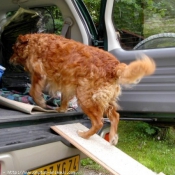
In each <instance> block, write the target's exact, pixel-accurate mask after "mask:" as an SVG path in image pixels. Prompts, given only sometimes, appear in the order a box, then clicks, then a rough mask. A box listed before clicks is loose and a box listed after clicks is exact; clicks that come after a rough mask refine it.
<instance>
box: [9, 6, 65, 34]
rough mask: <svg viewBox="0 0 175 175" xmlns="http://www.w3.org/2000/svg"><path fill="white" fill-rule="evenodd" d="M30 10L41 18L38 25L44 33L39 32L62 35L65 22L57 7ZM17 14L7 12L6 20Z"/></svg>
mask: <svg viewBox="0 0 175 175" xmlns="http://www.w3.org/2000/svg"><path fill="white" fill-rule="evenodd" d="M30 9H31V10H34V11H36V12H37V13H38V14H39V16H40V20H39V22H38V25H40V27H41V28H43V31H41V30H42V29H41V30H40V31H38V32H46V33H55V34H60V33H61V30H62V27H63V21H64V20H63V17H62V14H61V11H60V9H59V8H58V7H57V6H55V5H53V6H46V7H34V8H30ZM16 12H17V11H10V12H7V13H6V18H7V19H10V18H11V17H12V16H13V15H14V14H15V13H16ZM41 23H42V24H41Z"/></svg>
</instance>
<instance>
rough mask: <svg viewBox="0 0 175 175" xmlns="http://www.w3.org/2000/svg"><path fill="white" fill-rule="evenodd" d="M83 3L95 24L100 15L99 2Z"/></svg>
mask: <svg viewBox="0 0 175 175" xmlns="http://www.w3.org/2000/svg"><path fill="white" fill-rule="evenodd" d="M83 2H84V3H85V5H86V7H87V9H88V11H89V13H90V15H91V17H92V19H93V21H94V23H95V24H97V23H98V20H99V15H100V2H101V0H95V1H94V0H83Z"/></svg>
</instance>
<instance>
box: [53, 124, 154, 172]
mask: <svg viewBox="0 0 175 175" xmlns="http://www.w3.org/2000/svg"><path fill="white" fill-rule="evenodd" d="M51 128H52V129H53V130H54V131H55V132H57V133H58V134H60V135H61V136H62V137H64V138H65V139H66V140H68V141H69V142H70V143H71V144H73V145H74V146H75V147H77V148H78V149H79V150H80V151H82V152H83V153H84V154H86V155H87V156H88V157H90V158H91V159H93V160H94V161H96V162H97V163H98V164H100V165H101V166H103V167H104V168H105V169H106V170H108V171H109V172H111V173H113V174H114V175H156V173H154V172H153V171H151V170H149V169H148V168H146V167H145V166H143V165H142V164H140V163H139V162H137V161H136V160H134V159H133V158H131V157H130V156H128V155H127V154H125V153H124V152H122V151H121V150H119V149H118V148H116V147H115V146H112V145H110V144H109V142H107V141H106V140H104V139H103V138H101V137H100V136H99V135H97V134H95V135H93V136H92V137H90V138H89V139H83V138H81V137H79V136H78V134H77V130H82V131H86V130H88V128H86V127H85V126H84V125H82V124H80V123H74V124H66V125H57V126H52V127H51Z"/></svg>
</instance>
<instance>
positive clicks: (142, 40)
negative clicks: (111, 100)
mask: <svg viewBox="0 0 175 175" xmlns="http://www.w3.org/2000/svg"><path fill="white" fill-rule="evenodd" d="M160 2H161V4H162V6H156V1H152V3H151V4H149V3H147V2H146V3H145V6H143V4H142V3H141V2H138V3H137V4H135V2H130V3H128V2H127V1H114V0H98V1H86V0H83V1H82V0H71V1H70V0H37V1H35V0H7V1H6V0H1V1H0V35H1V42H0V65H1V66H2V67H1V74H2V76H1V88H0V90H1V91H0V174H15V173H16V174H30V173H31V172H32V171H35V172H37V173H42V172H44V173H46V171H47V172H50V173H52V172H53V171H55V172H61V173H63V172H66V173H69V172H70V171H71V172H76V171H78V169H79V164H80V160H81V159H82V158H84V157H86V156H85V155H84V154H83V153H82V152H81V151H80V150H78V149H77V148H75V147H74V146H73V145H71V144H70V143H69V142H68V141H67V140H65V139H64V138H63V137H61V136H60V135H58V134H57V133H55V132H54V131H53V130H51V129H50V126H53V125H58V124H70V123H82V124H83V125H85V126H86V127H88V128H90V127H91V123H90V120H89V118H88V116H86V115H85V114H84V113H83V112H82V110H81V109H80V108H79V107H76V109H74V108H73V107H72V109H73V110H71V111H69V112H67V113H49V112H48V113H46V112H44V113H43V112H36V111H34V112H33V113H32V112H31V111H30V112H29V113H32V114H26V113H24V111H23V110H24V108H23V107H20V106H18V107H15V106H14V103H12V105H10V104H9V101H8V100H4V98H3V97H4V96H6V97H7V95H4V94H5V93H6V94H8V93H11V92H12V91H11V90H14V89H15V92H16V90H18V94H17V95H15V96H16V97H19V98H18V99H20V97H21V96H20V93H22V94H25V93H26V89H27V88H28V86H29V83H30V79H29V77H28V75H27V74H26V73H25V72H24V70H23V68H22V67H12V66H11V65H9V62H8V60H9V57H10V55H11V54H12V46H13V44H14V42H15V40H16V37H17V36H18V35H20V34H24V33H36V32H38V33H40V32H44V33H56V34H58V35H63V36H64V37H66V38H68V39H73V40H75V41H78V42H81V43H83V44H86V45H90V46H94V47H99V48H101V49H104V50H106V51H108V52H109V53H111V54H113V55H114V56H115V57H116V58H117V59H119V60H120V61H121V62H125V63H130V62H131V61H133V60H135V59H139V58H140V57H141V55H142V54H146V55H148V56H149V57H151V58H153V59H154V60H155V62H156V71H155V73H154V74H153V75H151V76H149V77H145V78H143V80H142V81H141V82H140V83H139V84H138V85H136V86H132V87H130V88H127V87H122V89H123V91H122V95H121V96H120V98H119V105H120V106H121V109H119V110H118V112H119V113H120V119H121V120H127V121H130V120H135V121H138V120H139V121H145V122H151V123H154V124H159V123H160V124H163V125H173V124H174V122H175V108H174V104H175V61H174V55H175V48H174V45H172V44H171V45H169V44H167V42H166V43H164V40H163V39H162V40H161V42H162V43H161V47H155V45H153V47H152V46H151V47H143V46H144V45H148V46H149V45H150V44H149V43H152V41H153V39H154V37H152V35H153V36H154V35H159V34H160V33H164V34H163V36H167V35H168V34H165V33H175V31H174V30H175V28H174V20H175V19H174V16H173V13H174V12H173V10H172V8H170V7H173V6H174V4H171V2H170V1H169V2H168V3H166V4H164V3H163V0H160ZM166 2H167V1H166ZM153 7H154V8H156V10H154V11H152V10H150V9H152V8H153ZM165 9H166V10H165ZM162 11H163V12H164V13H163V12H162ZM160 12H161V13H160ZM153 29H154V30H153ZM172 36H173V39H174V34H172V35H171V37H172ZM149 37H150V38H149ZM147 38H148V39H147ZM173 39H172V41H173ZM106 66H107V65H106ZM19 92H20V93H19ZM13 93H14V91H13ZM3 95H4V96H3ZM10 97H11V98H14V94H12V96H10ZM46 98H47V99H48V101H49V97H48V96H46ZM29 99H30V98H29ZM30 100H31V99H30ZM7 101H8V103H7ZM49 102H52V101H49ZM15 104H16V103H15ZM109 128H110V122H109V120H108V119H107V118H105V119H104V126H103V128H102V129H101V130H100V131H99V132H98V133H97V134H99V135H100V136H101V137H103V138H106V139H107V138H108V134H109ZM70 162H73V164H70Z"/></svg>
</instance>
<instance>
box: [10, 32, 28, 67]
mask: <svg viewBox="0 0 175 175" xmlns="http://www.w3.org/2000/svg"><path fill="white" fill-rule="evenodd" d="M28 42H29V38H28V36H27V35H19V37H18V38H17V41H16V43H15V44H14V46H13V55H12V56H11V58H10V60H9V61H10V63H11V64H14V65H24V64H25V62H26V59H27V58H28Z"/></svg>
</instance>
